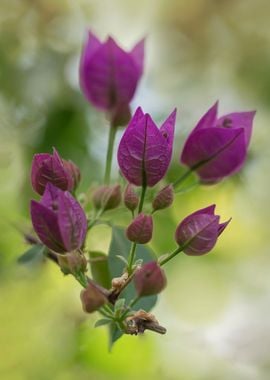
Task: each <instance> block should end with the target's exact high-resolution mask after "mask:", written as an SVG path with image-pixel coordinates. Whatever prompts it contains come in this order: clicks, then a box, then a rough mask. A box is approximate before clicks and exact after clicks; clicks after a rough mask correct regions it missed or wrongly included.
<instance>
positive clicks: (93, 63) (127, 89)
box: [80, 31, 144, 125]
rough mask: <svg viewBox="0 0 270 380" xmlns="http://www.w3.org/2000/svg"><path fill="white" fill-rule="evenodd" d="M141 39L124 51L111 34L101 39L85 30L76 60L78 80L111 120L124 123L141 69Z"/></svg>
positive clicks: (142, 43)
mask: <svg viewBox="0 0 270 380" xmlns="http://www.w3.org/2000/svg"><path fill="white" fill-rule="evenodd" d="M143 61H144V40H141V41H140V42H138V43H137V44H136V45H135V47H134V48H133V49H132V50H131V51H130V52H126V51H124V50H123V49H122V48H120V47H119V46H118V45H117V43H116V42H115V41H114V39H113V38H111V37H109V38H108V39H107V40H106V41H105V42H103V43H102V42H100V40H99V39H98V38H97V37H96V36H95V35H94V34H93V33H92V32H90V31H89V32H88V36H87V40H86V43H85V45H84V47H83V51H82V55H81V61H80V84H81V89H82V91H83V94H84V96H85V97H86V99H87V100H88V101H89V102H90V103H92V104H93V105H94V106H95V107H97V108H99V109H101V110H104V111H108V112H109V113H110V117H111V119H113V120H112V122H113V123H114V124H116V125H117V124H118V125H123V124H126V123H127V122H128V120H129V117H130V111H129V103H130V101H131V99H132V98H133V96H134V94H135V91H136V88H137V85H138V82H139V80H140V78H141V76H142V73H143Z"/></svg>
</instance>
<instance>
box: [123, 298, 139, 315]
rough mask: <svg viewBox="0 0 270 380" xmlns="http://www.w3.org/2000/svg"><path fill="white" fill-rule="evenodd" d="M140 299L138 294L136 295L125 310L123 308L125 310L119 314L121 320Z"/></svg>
mask: <svg viewBox="0 0 270 380" xmlns="http://www.w3.org/2000/svg"><path fill="white" fill-rule="evenodd" d="M139 299H140V296H137V297H136V298H134V299H133V300H132V301H131V302H130V304H129V305H128V307H127V310H125V312H124V313H123V314H122V315H121V320H122V321H123V320H124V319H125V317H126V316H127V314H128V313H129V311H130V309H131V308H132V307H133V306H134V305H135V304H136V303H137V302H138V301H139Z"/></svg>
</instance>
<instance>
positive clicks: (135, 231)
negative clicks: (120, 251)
mask: <svg viewBox="0 0 270 380" xmlns="http://www.w3.org/2000/svg"><path fill="white" fill-rule="evenodd" d="M152 233H153V219H152V216H151V215H145V214H143V213H141V214H139V215H138V216H137V217H136V218H135V219H133V221H132V222H131V223H130V225H129V226H128V227H127V229H126V236H127V238H128V239H129V240H130V241H132V242H134V243H137V244H146V243H148V242H149V241H150V240H151V239H152Z"/></svg>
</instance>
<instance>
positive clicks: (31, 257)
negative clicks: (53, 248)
mask: <svg viewBox="0 0 270 380" xmlns="http://www.w3.org/2000/svg"><path fill="white" fill-rule="evenodd" d="M44 248H45V247H44V245H41V244H35V245H33V246H31V248H29V249H28V250H27V251H26V252H24V253H23V254H22V255H21V256H20V257H19V258H18V263H19V264H40V263H41V262H42V261H43V260H44Z"/></svg>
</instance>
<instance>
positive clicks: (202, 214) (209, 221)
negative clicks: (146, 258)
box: [175, 205, 230, 256]
mask: <svg viewBox="0 0 270 380" xmlns="http://www.w3.org/2000/svg"><path fill="white" fill-rule="evenodd" d="M214 211H215V205H211V206H208V207H206V208H203V209H201V210H198V211H196V212H194V213H193V214H190V215H189V216H187V217H186V218H185V219H184V220H183V221H182V222H181V223H180V224H179V225H178V227H177V229H176V232H175V240H176V242H177V244H178V245H179V246H181V247H183V252H185V253H186V254H187V255H191V256H199V255H203V254H205V253H208V252H209V251H211V249H212V248H213V247H214V246H215V244H216V241H217V238H218V236H219V235H220V234H221V233H222V232H223V231H224V229H225V228H226V227H227V225H228V223H229V222H230V220H228V221H227V222H224V223H219V219H220V217H219V216H218V215H215V213H214Z"/></svg>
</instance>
